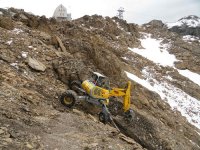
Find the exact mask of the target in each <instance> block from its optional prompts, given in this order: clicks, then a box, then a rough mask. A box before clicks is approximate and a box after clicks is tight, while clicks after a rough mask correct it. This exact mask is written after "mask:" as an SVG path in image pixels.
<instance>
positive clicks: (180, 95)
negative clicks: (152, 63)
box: [125, 68, 200, 129]
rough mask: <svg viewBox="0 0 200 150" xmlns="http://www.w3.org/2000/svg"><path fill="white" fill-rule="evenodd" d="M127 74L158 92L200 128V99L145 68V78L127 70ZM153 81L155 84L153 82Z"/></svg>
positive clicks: (173, 107)
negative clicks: (156, 76) (157, 78)
mask: <svg viewBox="0 0 200 150" xmlns="http://www.w3.org/2000/svg"><path fill="white" fill-rule="evenodd" d="M125 73H126V74H127V76H128V77H129V78H130V79H131V80H133V81H135V82H137V83H139V84H141V85H142V86H144V87H146V88H147V89H149V90H151V91H154V92H156V93H158V94H159V95H160V97H161V99H162V100H164V101H165V102H167V103H169V105H170V106H171V108H172V109H173V110H178V111H180V112H181V114H182V115H183V116H185V117H186V119H187V120H188V122H190V123H191V124H193V125H194V126H196V127H197V128H199V129H200V101H199V100H197V99H195V98H193V97H191V96H190V95H188V94H187V93H185V92H184V91H182V90H181V89H179V88H177V87H175V86H173V85H171V84H169V83H167V82H166V81H160V82H159V81H157V80H156V79H155V78H154V75H153V74H151V73H149V71H148V68H145V69H144V70H143V71H142V73H143V76H144V77H145V79H141V78H138V77H137V76H135V75H133V74H131V73H129V72H126V71H125ZM152 82H153V84H152Z"/></svg>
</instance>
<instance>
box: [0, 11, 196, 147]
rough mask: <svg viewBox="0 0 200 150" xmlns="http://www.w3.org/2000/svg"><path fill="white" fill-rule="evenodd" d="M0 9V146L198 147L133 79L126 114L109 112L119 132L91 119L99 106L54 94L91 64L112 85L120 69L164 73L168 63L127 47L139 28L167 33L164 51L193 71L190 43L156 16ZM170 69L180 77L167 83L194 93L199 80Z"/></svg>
mask: <svg viewBox="0 0 200 150" xmlns="http://www.w3.org/2000/svg"><path fill="white" fill-rule="evenodd" d="M0 11H1V12H3V14H2V15H0V65H1V69H0V116H1V117H0V149H9V150H10V149H50V150H51V149H52V150H55V149H59V150H64V149H72V150H76V149H77V150H79V149H84V150H90V149H91V150H93V149H99V150H100V149H105V150H107V149H113V150H122V149H124V150H129V149H130V150H133V149H134V150H136V149H137V150H140V149H150V150H155V149H156V150H165V149H166V150H179V149H182V150H190V149H191V150H198V149H200V134H199V133H200V131H199V129H197V128H196V127H194V126H193V125H191V124H189V123H188V122H187V120H186V118H184V117H182V116H181V114H180V112H178V111H172V110H171V108H170V106H169V105H168V104H167V103H165V102H164V101H162V100H161V98H160V96H159V95H158V94H156V93H154V92H152V91H149V90H148V89H146V88H145V87H142V86H141V85H139V84H137V83H135V82H133V81H132V85H133V86H132V91H131V95H132V97H131V108H132V109H133V110H134V112H135V117H134V119H133V121H132V122H127V121H126V120H124V119H123V117H122V116H120V115H119V116H115V117H114V119H115V122H116V124H117V125H118V127H119V128H120V130H121V133H118V132H117V130H116V129H115V128H114V127H113V126H112V125H104V124H102V123H100V122H99V121H98V112H99V108H96V107H95V106H93V105H91V104H87V103H78V104H77V105H76V106H75V107H74V108H73V109H67V108H65V107H64V106H62V105H61V104H60V102H59V97H60V95H61V94H62V93H63V92H65V91H66V89H68V88H69V87H68V85H69V83H70V81H72V80H75V79H76V80H77V79H78V80H85V79H87V78H89V77H90V75H91V72H92V71H97V72H100V73H102V74H104V75H106V76H107V77H109V78H110V80H111V82H112V83H113V86H116V87H118V86H121V85H123V84H124V83H125V82H126V81H127V80H128V78H127V77H126V74H125V72H124V71H125V70H126V71H129V72H132V73H134V74H136V75H138V76H141V70H142V68H144V67H146V66H148V67H154V68H155V69H157V71H160V75H165V74H167V72H169V68H167V67H163V68H162V69H160V68H156V66H155V65H154V64H153V63H152V62H151V61H149V60H147V59H144V58H142V57H141V56H139V55H137V54H134V53H130V52H129V51H128V47H141V43H140V41H139V38H141V32H146V33H151V34H152V36H154V37H156V38H160V37H162V38H164V39H166V40H169V39H171V41H173V43H174V44H173V47H172V49H171V53H173V54H174V55H176V57H178V58H180V59H182V60H183V63H181V64H180V63H179V64H176V66H177V67H178V68H188V69H191V70H193V71H195V72H198V73H200V68H199V60H200V59H199V55H196V54H197V53H199V52H200V51H199V50H197V49H199V45H198V43H196V44H192V45H188V44H187V43H185V42H184V41H183V40H181V38H180V37H179V35H178V34H176V33H172V32H171V31H169V30H168V29H167V28H166V27H165V26H164V25H163V24H162V23H160V22H156V21H154V22H151V23H149V24H146V25H143V26H142V27H139V26H138V25H135V24H128V23H126V21H123V20H119V19H118V18H109V17H106V18H103V17H101V16H97V15H94V16H84V17H82V18H79V19H77V20H73V21H71V22H67V21H66V22H62V23H60V22H56V20H54V19H52V18H51V19H47V18H45V17H44V16H42V17H39V16H34V15H32V14H29V13H26V12H24V11H22V10H17V9H14V8H11V9H9V10H3V9H1V10H0ZM194 47H195V48H194ZM193 49H195V50H196V51H193ZM183 53H184V54H185V55H181V54H183ZM186 53H187V54H186ZM123 57H131V58H132V59H131V60H129V61H128V60H124V59H123ZM186 57H187V59H186ZM196 57H197V58H196ZM194 58H195V59H194ZM192 59H193V60H196V61H190V60H192ZM186 60H188V62H187V61H186ZM170 73H171V74H172V75H173V76H175V77H176V78H177V79H180V80H176V81H174V82H173V83H172V84H175V85H179V87H180V88H181V89H182V90H184V91H187V92H188V93H190V94H191V95H192V96H194V97H196V98H198V99H200V95H199V93H200V92H199V91H200V87H199V86H196V85H195V84H194V83H191V82H190V81H189V80H188V79H186V78H184V77H182V76H180V75H179V74H178V72H177V71H175V70H173V69H171V70H170ZM182 81H186V82H187V83H188V86H187V87H185V86H184V85H183V84H182Z"/></svg>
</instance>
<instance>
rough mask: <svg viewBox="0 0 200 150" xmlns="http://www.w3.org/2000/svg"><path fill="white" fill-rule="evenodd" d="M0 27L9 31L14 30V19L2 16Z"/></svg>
mask: <svg viewBox="0 0 200 150" xmlns="http://www.w3.org/2000/svg"><path fill="white" fill-rule="evenodd" d="M0 27H1V28H5V29H8V30H12V29H13V28H14V25H13V23H12V19H11V18H10V17H2V16H0Z"/></svg>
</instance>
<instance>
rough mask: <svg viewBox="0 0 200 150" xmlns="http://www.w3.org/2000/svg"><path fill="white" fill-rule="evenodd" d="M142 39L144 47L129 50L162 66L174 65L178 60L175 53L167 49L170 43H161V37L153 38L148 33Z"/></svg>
mask: <svg viewBox="0 0 200 150" xmlns="http://www.w3.org/2000/svg"><path fill="white" fill-rule="evenodd" d="M140 41H141V44H142V46H143V47H144V49H139V48H129V50H131V51H132V52H134V53H137V54H139V55H141V56H143V57H145V58H147V59H149V60H151V61H153V62H154V63H157V64H160V65H162V66H170V67H174V62H175V61H178V60H177V59H176V57H175V56H174V55H172V54H169V52H168V51H167V49H168V48H169V47H170V44H161V42H162V40H161V39H160V40H157V39H153V38H151V37H150V34H148V35H147V34H146V35H145V39H140Z"/></svg>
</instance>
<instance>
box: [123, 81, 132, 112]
mask: <svg viewBox="0 0 200 150" xmlns="http://www.w3.org/2000/svg"><path fill="white" fill-rule="evenodd" d="M130 105H131V82H130V81H128V85H127V89H126V94H125V96H124V106H123V109H124V112H127V111H128V110H129V109H130Z"/></svg>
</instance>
